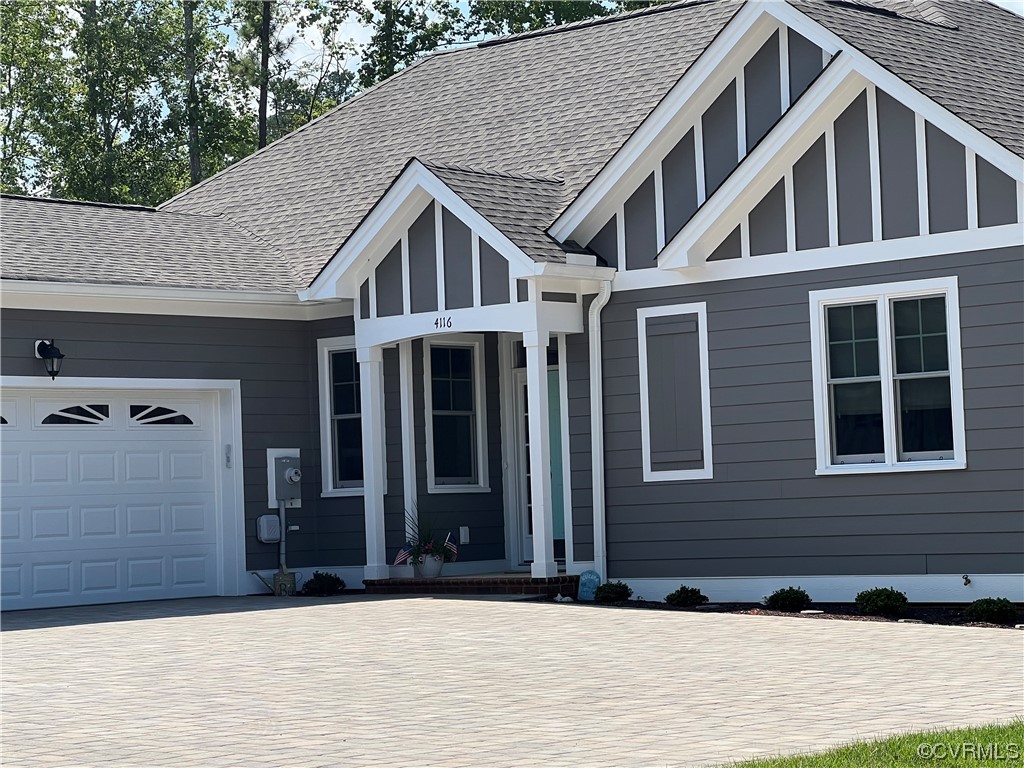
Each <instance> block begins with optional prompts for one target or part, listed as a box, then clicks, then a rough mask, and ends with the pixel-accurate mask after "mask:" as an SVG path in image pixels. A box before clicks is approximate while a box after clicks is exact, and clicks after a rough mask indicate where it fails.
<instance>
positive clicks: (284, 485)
mask: <svg viewBox="0 0 1024 768" xmlns="http://www.w3.org/2000/svg"><path fill="white" fill-rule="evenodd" d="M281 458H286V459H291V460H293V461H294V463H287V464H285V465H283V466H282V469H281V475H280V479H281V487H280V489H279V487H278V484H279V479H278V478H279V472H278V464H277V460H278V459H281ZM300 464H301V460H300V456H299V449H298V448H267V507H268V508H270V509H277V507H278V504H279V503H280V498H281V496H280V493H285V494H289V495H285V496H284V499H285V503H284V504H285V506H286V507H287V508H288V509H294V508H296V507H301V506H302V498H301V496H302V493H301V491H300V488H301V483H299V482H295V483H288V482H287V480H286V479H285V478H284V472H286V471H287V470H288V469H294V470H295V471H297V472H298V473H299V478H300V479H301V475H302V472H301V469H300Z"/></svg>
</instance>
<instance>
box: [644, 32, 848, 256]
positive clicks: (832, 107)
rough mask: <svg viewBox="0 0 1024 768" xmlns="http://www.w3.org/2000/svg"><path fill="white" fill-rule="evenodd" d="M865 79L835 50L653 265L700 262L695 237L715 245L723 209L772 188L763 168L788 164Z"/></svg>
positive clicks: (750, 201)
mask: <svg viewBox="0 0 1024 768" xmlns="http://www.w3.org/2000/svg"><path fill="white" fill-rule="evenodd" d="M867 84H868V83H867V81H866V80H864V79H863V78H862V77H860V76H859V75H857V74H856V73H855V71H854V64H853V59H852V58H851V57H850V56H848V55H847V54H846V53H845V52H843V53H841V54H839V56H838V57H837V58H836V59H835V60H833V62H832V64H831V66H829V67H828V68H826V69H825V71H824V72H823V73H822V74H821V75H820V76H819V77H818V79H817V80H815V81H814V83H812V84H811V87H810V88H808V89H807V92H806V93H804V95H803V97H802V98H801V99H800V100H799V101H798V102H797V103H796V104H795V105H794V106H793V108H792V109H790V110H789V111H788V112H786V114H785V115H783V116H782V119H781V120H780V121H779V123H778V124H777V125H776V126H775V129H774V130H772V131H771V132H769V134H768V135H767V136H766V137H765V138H764V139H763V140H762V141H761V143H760V144H758V145H757V146H756V147H755V148H754V150H753V151H752V152H751V153H750V154H749V155H748V156H747V157H746V158H745V159H744V160H743V161H742V162H741V163H740V164H739V165H738V166H737V167H736V169H735V170H734V171H733V172H732V173H731V174H730V175H729V177H728V178H727V179H726V180H725V182H724V183H723V184H722V186H721V187H719V188H718V191H717V192H716V193H715V194H714V195H712V196H711V198H710V199H709V200H708V201H707V202H706V203H705V204H704V205H702V206H701V207H700V208H699V209H698V210H697V212H696V213H695V214H694V215H693V217H692V218H691V219H690V220H689V221H688V222H686V225H685V226H684V227H683V228H682V229H681V230H679V232H678V233H677V234H676V236H675V237H674V238H672V240H671V241H670V242H669V243H668V245H666V246H665V248H664V249H663V250H662V252H661V253H660V254H658V267H659V268H661V269H677V268H680V267H699V266H702V265H703V264H704V259H705V257H707V255H708V253H697V252H696V249H695V248H694V246H695V245H696V244H697V242H698V241H699V240H704V239H711V240H714V241H715V245H717V244H718V242H721V239H722V237H724V236H725V235H727V234H728V232H727V231H726V232H722V233H721V234H722V237H716V236H715V234H716V233H715V230H716V228H718V229H724V228H725V227H726V226H727V220H725V219H724V217H725V215H726V213H728V212H729V211H730V210H732V209H733V208H735V207H741V206H743V205H744V204H750V205H751V206H753V205H754V204H756V203H757V201H758V200H760V199H761V197H762V196H763V195H764V193H765V192H766V191H767V190H768V189H770V188H771V187H770V185H769V182H768V181H767V180H768V179H771V184H772V185H774V183H775V182H776V181H777V179H776V178H775V177H774V176H764V177H762V174H763V172H764V171H765V169H766V168H768V167H770V166H772V165H790V166H791V165H792V162H788V161H789V156H790V155H792V156H793V157H792V160H793V161H794V162H795V161H796V159H798V158H799V157H800V155H801V154H802V153H803V152H804V150H805V149H806V148H807V146H809V145H810V144H812V143H813V142H814V140H815V139H816V138H817V136H818V135H819V134H820V133H821V132H822V131H823V130H825V128H826V127H827V126H828V125H831V123H832V121H833V120H834V119H835V118H836V117H837V116H838V115H839V114H840V113H841V111H842V110H843V109H845V108H846V107H847V106H848V105H849V103H850V102H851V101H852V100H853V99H854V98H855V97H856V96H857V94H858V93H860V91H861V90H863V89H864V88H865V87H866V86H867ZM833 199H834V198H833ZM830 229H831V226H830ZM712 247H714V246H712ZM709 252H710V251H709Z"/></svg>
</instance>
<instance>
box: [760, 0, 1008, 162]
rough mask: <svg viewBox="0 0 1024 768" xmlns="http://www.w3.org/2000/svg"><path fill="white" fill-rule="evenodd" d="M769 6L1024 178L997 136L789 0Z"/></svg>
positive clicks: (767, 6)
mask: <svg viewBox="0 0 1024 768" xmlns="http://www.w3.org/2000/svg"><path fill="white" fill-rule="evenodd" d="M764 8H765V10H766V11H767V12H768V13H770V14H771V15H772V16H774V17H775V18H776V19H778V20H779V22H780V23H782V24H785V25H786V26H787V27H790V28H791V29H794V30H796V31H797V32H799V33H800V34H801V35H803V36H804V37H806V38H807V39H808V40H810V41H811V42H812V43H815V44H816V45H818V46H821V47H822V48H824V49H825V50H832V51H836V50H842V51H843V53H844V54H846V55H849V56H850V57H851V58H852V59H853V61H854V64H855V68H856V70H857V71H858V72H860V73H861V74H862V75H863V76H864V77H865V78H867V79H868V80H869V81H871V82H872V83H874V84H875V85H876V86H878V87H879V88H881V89H882V90H883V91H885V92H886V93H888V94H889V95H890V96H892V97H893V98H894V99H897V100H898V101H900V102H902V103H903V104H904V106H906V107H908V108H909V109H912V110H913V111H915V112H917V113H918V114H920V115H924V117H925V119H926V120H928V121H929V122H930V123H932V124H933V125H934V126H935V127H936V128H941V129H942V130H943V131H945V132H946V133H948V134H949V135H950V136H951V137H953V138H954V139H956V140H957V141H959V142H960V143H961V144H963V145H964V146H965V147H967V148H968V149H973V150H974V151H975V152H977V153H978V154H979V155H981V156H982V157H984V158H985V159H986V160H988V161H989V162H990V163H992V165H994V166H995V167H996V168H998V169H999V170H1001V171H1002V172H1003V173H1005V174H1006V175H1007V176H1011V177H1013V178H1014V179H1016V180H1017V181H1018V182H1022V181H1024V158H1021V157H1018V156H1017V155H1015V154H1014V153H1013V152H1011V151H1010V150H1008V149H1007V148H1006V147H1004V146H1003V145H1002V144H1000V143H999V142H998V141H996V140H995V139H993V138H991V137H990V136H988V135H987V134H985V133H983V132H982V131H980V130H978V129H977V128H975V127H974V126H973V125H971V124H970V123H968V122H967V121H966V120H964V119H963V118H961V117H958V116H957V115H955V114H953V113H952V112H950V111H949V110H948V109H946V108H945V107H943V106H942V105H941V104H939V103H938V102H935V101H933V100H932V99H930V98H929V97H927V96H925V95H924V94H923V93H921V92H920V91H918V90H917V89H916V88H914V87H913V86H911V85H910V84H909V83H907V82H906V81H904V80H901V79H900V78H899V77H897V76H896V75H894V74H893V73H892V72H890V71H889V70H887V69H886V68H885V67H883V66H881V65H880V64H878V63H877V62H876V61H875V60H874V59H871V58H869V57H868V56H867V55H865V54H863V53H861V52H860V51H859V50H858V49H857V48H855V47H853V46H852V45H850V44H849V43H847V42H846V41H845V40H843V39H842V38H841V37H839V36H838V35H836V34H835V33H833V32H830V31H829V30H827V29H826V28H825V27H823V26H821V25H820V24H819V23H818V22H816V21H814V20H813V19H811V18H810V17H809V16H807V15H805V14H804V13H802V12H801V11H799V10H797V9H796V8H794V7H793V6H791V5H790V4H789V3H786V2H771V3H764Z"/></svg>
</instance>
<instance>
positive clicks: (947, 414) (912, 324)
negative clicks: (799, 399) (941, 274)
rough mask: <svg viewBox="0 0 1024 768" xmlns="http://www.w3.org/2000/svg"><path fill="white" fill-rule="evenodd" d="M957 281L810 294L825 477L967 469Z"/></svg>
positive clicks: (820, 453)
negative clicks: (850, 474)
mask: <svg viewBox="0 0 1024 768" xmlns="http://www.w3.org/2000/svg"><path fill="white" fill-rule="evenodd" d="M959 315H960V311H959V303H958V300H957V282H956V278H941V279H937V280H918V281H912V282H906V283H891V284H887V285H877V286H868V287H861V288H842V289H838V290H832V291H814V292H812V293H811V328H812V340H811V341H812V363H813V368H814V396H815V427H816V439H817V460H818V473H819V474H839V473H848V472H888V471H905V470H920V469H962V468H963V467H965V466H966V453H965V447H964V417H963V383H962V372H961V363H960V327H959Z"/></svg>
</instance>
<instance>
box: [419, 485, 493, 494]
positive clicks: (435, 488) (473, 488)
mask: <svg viewBox="0 0 1024 768" xmlns="http://www.w3.org/2000/svg"><path fill="white" fill-rule="evenodd" d="M490 492H491V486H489V485H434V484H433V483H430V484H428V485H427V493H428V494H432V495H433V494H436V495H443V494H446V493H490Z"/></svg>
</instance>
